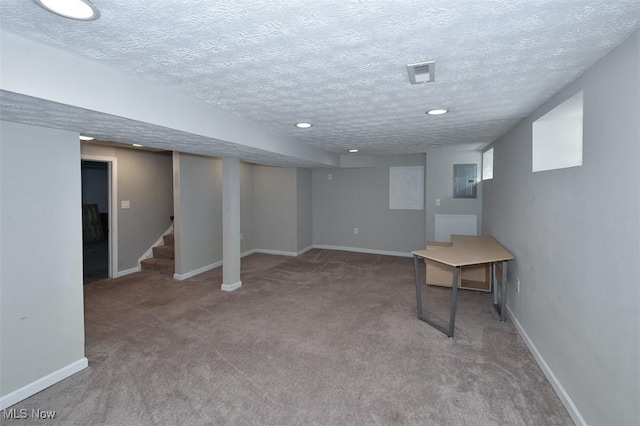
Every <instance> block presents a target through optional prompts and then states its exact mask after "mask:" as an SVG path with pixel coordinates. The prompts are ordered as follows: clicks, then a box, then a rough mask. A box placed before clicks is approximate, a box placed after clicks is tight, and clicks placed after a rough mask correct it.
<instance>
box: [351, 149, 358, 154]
mask: <svg viewBox="0 0 640 426" xmlns="http://www.w3.org/2000/svg"><path fill="white" fill-rule="evenodd" d="M349 152H351V153H353V152H358V150H357V149H350V150H349Z"/></svg>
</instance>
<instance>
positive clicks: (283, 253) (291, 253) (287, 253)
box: [254, 249, 298, 257]
mask: <svg viewBox="0 0 640 426" xmlns="http://www.w3.org/2000/svg"><path fill="white" fill-rule="evenodd" d="M254 253H262V254H275V255H278V256H292V257H296V256H297V255H298V253H297V252H295V251H282V250H267V249H255V251H254Z"/></svg>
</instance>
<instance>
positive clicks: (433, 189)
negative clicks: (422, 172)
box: [425, 151, 482, 241]
mask: <svg viewBox="0 0 640 426" xmlns="http://www.w3.org/2000/svg"><path fill="white" fill-rule="evenodd" d="M454 164H477V165H478V176H477V177H478V180H480V176H481V173H482V170H481V166H482V153H480V152H477V151H448V152H445V151H442V152H438V151H431V152H428V153H427V171H426V176H427V182H426V187H425V189H426V191H425V193H426V195H425V204H426V206H425V207H426V218H427V223H426V227H427V241H432V240H434V239H435V223H436V214H475V215H477V216H478V234H480V231H481V229H482V185H478V191H477V195H478V198H476V199H466V198H453V165H454ZM436 199H440V207H436Z"/></svg>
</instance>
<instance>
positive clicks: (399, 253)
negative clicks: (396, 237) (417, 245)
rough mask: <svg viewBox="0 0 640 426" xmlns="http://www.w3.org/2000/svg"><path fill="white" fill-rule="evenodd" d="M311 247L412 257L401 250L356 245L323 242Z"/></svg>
mask: <svg viewBox="0 0 640 426" xmlns="http://www.w3.org/2000/svg"><path fill="white" fill-rule="evenodd" d="M313 248H316V249H322V250H341V251H353V252H356V253H368V254H381V255H384V256H398V257H413V255H412V254H411V253H405V252H402V251H388V250H375V249H366V248H357V247H342V246H327V245H323V244H314V245H313Z"/></svg>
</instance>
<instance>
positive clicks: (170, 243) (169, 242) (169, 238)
mask: <svg viewBox="0 0 640 426" xmlns="http://www.w3.org/2000/svg"><path fill="white" fill-rule="evenodd" d="M162 239H163V241H164V245H165V246H173V245H174V239H173V232H172V233H170V234H166V235H163V236H162Z"/></svg>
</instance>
